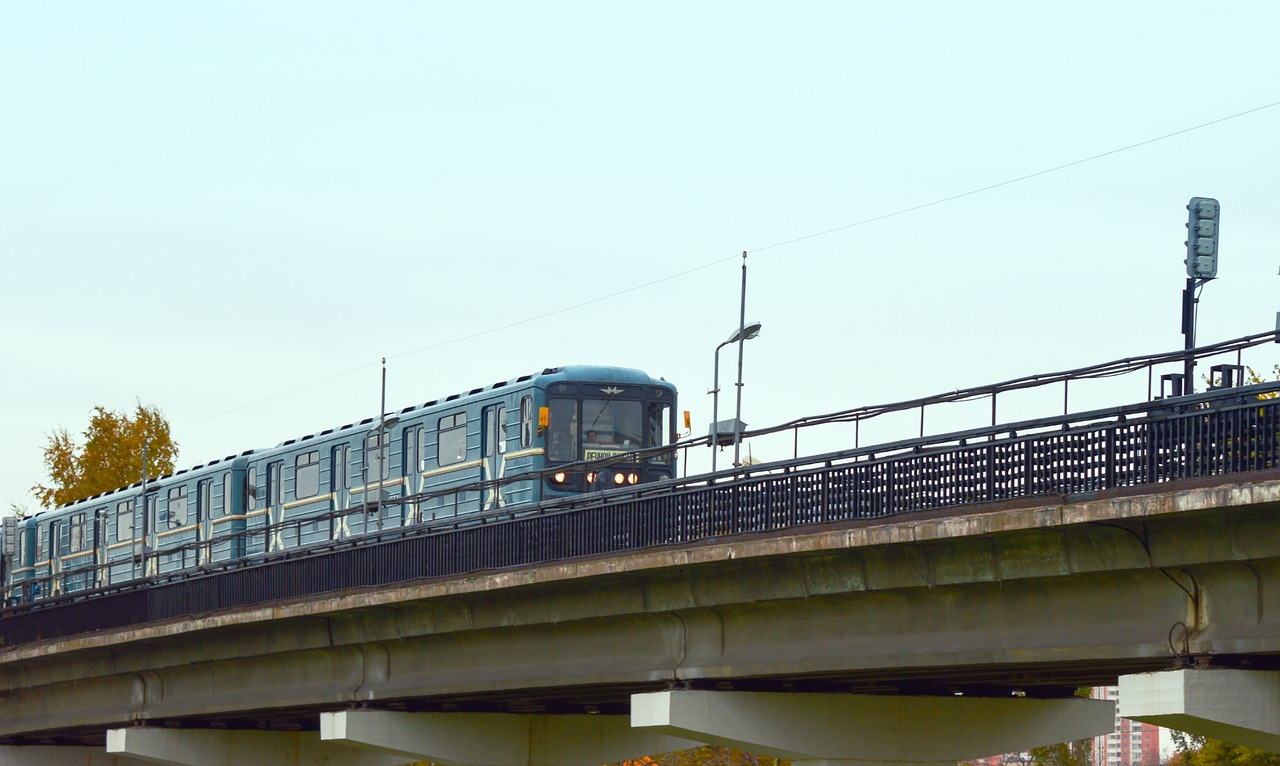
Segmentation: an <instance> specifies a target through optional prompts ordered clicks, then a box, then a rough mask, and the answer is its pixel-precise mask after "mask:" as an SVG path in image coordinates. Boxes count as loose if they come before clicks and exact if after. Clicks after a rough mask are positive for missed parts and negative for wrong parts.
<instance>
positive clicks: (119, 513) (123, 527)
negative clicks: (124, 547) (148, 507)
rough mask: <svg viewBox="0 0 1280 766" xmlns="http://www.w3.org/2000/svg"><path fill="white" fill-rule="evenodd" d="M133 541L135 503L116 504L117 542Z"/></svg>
mask: <svg viewBox="0 0 1280 766" xmlns="http://www.w3.org/2000/svg"><path fill="white" fill-rule="evenodd" d="M132 539H133V501H132V500H126V501H124V502H123V503H116V542H118V543H122V542H124V541H125V540H132Z"/></svg>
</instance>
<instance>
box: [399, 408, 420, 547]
mask: <svg viewBox="0 0 1280 766" xmlns="http://www.w3.org/2000/svg"><path fill="white" fill-rule="evenodd" d="M422 436H423V434H422V426H409V427H408V428H406V429H404V434H403V435H401V437H400V444H401V445H402V449H403V460H404V474H403V475H404V481H405V488H404V491H405V494H406V495H409V496H413V495H417V494H418V493H420V492H422V490H423V478H422V468H423V465H422ZM421 520H422V502H421V501H419V500H412V501H410V502H407V503H405V504H404V516H403V523H404V524H417V523H418V522H419V521H421Z"/></svg>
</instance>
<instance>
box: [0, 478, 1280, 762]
mask: <svg viewBox="0 0 1280 766" xmlns="http://www.w3.org/2000/svg"><path fill="white" fill-rule="evenodd" d="M1278 509H1280V481H1266V482H1257V483H1249V484H1223V485H1221V486H1212V487H1199V488H1184V489H1182V490H1180V491H1164V492H1160V493H1153V494H1150V495H1135V496H1132V497H1122V498H1113V499H1106V500H1096V501H1089V502H1081V503H1074V504H1062V505H1046V506H1043V507H1035V508H1012V509H1010V508H994V509H987V510H986V511H982V510H981V509H979V510H976V511H973V512H969V513H965V514H962V515H956V516H945V515H941V514H939V515H937V516H930V517H914V518H912V517H899V518H893V519H887V520H883V521H878V522H874V523H862V524H858V525H853V526H850V527H847V528H829V529H821V530H814V531H806V532H800V533H793V534H787V535H778V536H774V537H769V538H759V539H756V538H752V539H732V540H731V539H726V540H719V541H712V542H708V543H702V544H691V545H688V546H684V547H680V548H671V549H663V550H654V551H645V552H640V553H634V554H628V555H623V556H614V557H609V558H602V559H594V560H589V561H575V562H566V563H561V564H554V565H544V566H538V567H530V568H527V569H521V570H513V571H502V572H490V573H479V574H475V575H469V576H465V577H458V578H453V579H449V580H441V581H431V582H422V583H415V584H411V585H408V586H404V587H397V588H387V589H383V590H378V591H362V592H349V593H343V594H338V595H334V596H332V597H328V598H322V599H312V600H307V601H299V602H294V603H287V604H278V605H275V606H272V607H270V608H255V609H246V610H240V611H235V612H229V613H224V614H215V615H206V616H201V617H198V618H194V619H191V620H188V621H184V622H181V623H171V624H166V625H152V626H145V627H142V628H135V629H129V630H121V631H114V632H109V633H102V634H95V635H91V636H83V637H76V638H71V639H66V640H59V641H50V642H47V643H44V644H37V645H30V646H21V647H15V648H13V649H9V650H6V651H3V652H0V737H6V736H13V735H15V734H22V733H27V732H34V731H58V730H72V729H84V728H90V729H91V728H94V727H111V726H119V725H123V724H125V723H127V722H130V721H155V720H165V719H170V718H173V719H177V718H191V719H195V720H204V719H213V718H217V717H219V716H231V715H235V714H237V713H241V712H244V711H246V709H248V708H249V707H250V706H253V707H255V708H258V709H261V710H267V711H270V710H294V709H307V710H315V711H319V710H323V709H330V710H333V709H339V708H341V707H343V706H345V705H348V704H351V703H356V702H369V703H376V704H386V703H387V702H389V701H396V700H399V701H413V700H422V699H436V700H439V699H445V698H449V699H452V700H454V701H463V702H465V701H466V700H468V699H474V700H488V701H490V703H491V704H497V706H498V707H501V702H500V701H501V700H503V699H508V698H515V697H518V698H520V699H522V700H526V701H527V700H528V699H530V698H538V699H555V698H557V696H566V698H569V699H576V697H575V696H574V695H573V694H571V693H568V692H565V691H563V690H574V689H577V690H581V689H584V688H591V689H597V690H599V691H598V693H597V692H593V694H595V695H596V696H598V697H600V698H601V699H603V700H604V701H614V702H617V701H619V700H622V701H623V703H624V704H625V700H626V697H627V695H628V694H629V693H630V692H632V691H638V690H642V689H658V688H662V685H663V684H664V683H665V682H668V681H676V682H679V681H686V680H696V681H700V682H707V683H716V682H723V683H735V682H741V681H742V680H743V679H748V680H751V679H755V680H756V681H757V682H768V683H771V684H778V685H779V688H786V686H785V685H786V684H788V683H792V682H808V681H813V680H814V679H826V680H827V681H830V682H831V683H838V684H849V685H848V686H846V687H844V688H850V689H851V688H855V687H857V688H863V687H866V686H868V685H870V686H874V687H877V688H879V689H882V690H885V691H892V690H895V689H898V690H901V689H909V688H911V687H912V684H914V683H919V682H929V683H933V684H935V685H936V684H938V683H942V684H946V683H949V682H951V681H954V682H956V683H969V684H973V683H982V682H983V681H984V679H985V680H986V681H987V682H990V683H993V684H1002V685H1004V686H1006V687H1007V686H1009V685H1014V686H1027V687H1034V686H1035V685H1037V684H1042V683H1050V684H1072V683H1081V682H1090V683H1092V682H1102V681H1112V680H1114V678H1115V676H1116V675H1117V674H1119V673H1122V672H1141V671H1145V670H1152V669H1157V668H1161V667H1165V666H1166V665H1167V663H1168V661H1169V656H1170V653H1171V652H1170V649H1171V645H1170V636H1171V634H1173V635H1174V636H1175V638H1176V642H1175V643H1176V644H1177V646H1176V647H1175V648H1176V649H1177V650H1178V651H1184V650H1185V651H1187V652H1190V653H1194V654H1205V655H1213V654H1222V653H1231V654H1254V655H1270V654H1275V653H1280V603H1277V598H1278V595H1277V594H1280V525H1277V524H1276V523H1274V514H1275V513H1276V512H1277V510H1278ZM1178 626H1181V627H1178ZM588 696H590V695H588ZM494 701H498V702H497V703H494Z"/></svg>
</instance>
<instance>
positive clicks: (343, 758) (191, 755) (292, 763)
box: [107, 727, 414, 766]
mask: <svg viewBox="0 0 1280 766" xmlns="http://www.w3.org/2000/svg"><path fill="white" fill-rule="evenodd" d="M107 752H108V753H118V754H124V755H128V756H129V757H131V758H137V759H140V760H141V761H143V762H145V763H149V764H150V763H164V764H172V765H173V766H332V764H339V763H340V764H343V766H400V765H401V764H404V763H409V762H412V761H413V760H414V759H413V758H402V757H399V756H393V755H387V754H385V753H370V752H365V751H361V750H356V749H354V748H350V747H344V746H343V745H341V744H335V743H329V742H322V741H321V740H320V736H319V735H318V734H316V733H315V732H292V731H234V730H225V731H224V730H210V729H153V728H144V727H136V728H130V729H111V730H109V731H108V732H107ZM130 763H132V762H130Z"/></svg>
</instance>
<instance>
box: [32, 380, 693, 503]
mask: <svg viewBox="0 0 1280 766" xmlns="http://www.w3.org/2000/svg"><path fill="white" fill-rule="evenodd" d="M597 377H604V378H607V379H609V380H611V381H615V382H620V383H630V384H632V385H663V386H670V385H671V384H670V383H668V382H666V381H665V380H663V379H661V378H654V377H652V376H651V375H649V373H647V372H644V371H642V370H637V369H634V368H630V367H610V366H604V365H565V366H561V367H547V368H546V369H544V370H542V371H541V372H535V373H530V374H528V375H520V376H518V377H515V378H511V379H510V380H502V381H498V382H496V383H491V384H489V385H487V386H480V387H478V388H473V389H470V390H468V391H461V392H458V393H456V394H451V395H449V396H445V397H441V398H439V399H432V400H430V401H427V402H423V403H422V404H412V405H409V406H408V407H405V408H403V409H401V410H399V411H398V412H397V411H392V413H390V414H395V415H401V416H403V415H407V414H410V413H413V412H416V411H419V410H425V409H427V408H430V407H435V406H438V405H440V404H444V403H447V402H453V401H464V400H466V399H469V398H470V397H472V396H477V395H479V394H484V393H488V392H491V391H496V390H499V389H502V388H509V387H515V386H518V385H519V384H521V383H530V382H534V381H538V382H544V381H543V379H551V380H591V379H592V378H597ZM545 382H550V380H547V381H545ZM374 420H375V418H371V417H370V418H365V419H364V420H361V421H358V422H355V423H347V424H346V425H343V426H340V427H338V428H327V429H325V430H323V431H317V432H315V433H313V434H308V435H306V436H301V437H297V438H293V439H287V440H285V441H282V442H280V443H279V444H277V445H276V446H275V447H274V448H272V450H275V449H280V448H282V447H289V446H293V445H295V444H301V443H303V442H308V441H312V440H314V439H319V438H320V437H323V436H329V435H331V434H334V433H341V432H343V431H349V430H352V429H355V428H359V427H360V426H369V425H373V422H374ZM272 450H263V449H250V450H245V451H244V452H241V453H239V454H235V455H227V456H226V457H223V458H218V459H217V460H210V461H209V462H207V463H201V464H199V465H194V466H191V467H190V468H183V469H181V470H178V471H174V472H173V473H167V474H164V475H162V476H155V477H149V478H148V479H147V483H148V484H151V483H153V482H155V483H159V482H162V481H165V480H167V479H171V478H173V477H175V476H181V475H183V474H186V473H194V472H195V471H201V470H204V469H206V468H210V467H212V466H215V465H219V464H222V463H227V462H229V461H232V460H235V459H236V458H238V457H248V456H250V455H253V454H255V453H258V452H264V451H272ZM141 486H142V482H141V481H136V482H134V483H133V484H129V485H126V486H123V487H118V488H116V489H112V490H108V491H106V492H99V493H98V494H96V495H90V496H88V497H82V498H80V499H78V500H72V501H71V502H69V503H64V504H62V505H60V506H58V507H57V508H54V509H46V510H40V511H37V512H36V513H33V514H32V515H31V516H30V517H29V518H35V517H37V516H40V515H42V514H44V513H48V512H50V511H53V510H62V509H65V508H70V507H72V506H75V505H80V504H82V503H90V504H91V503H92V501H95V500H103V499H107V498H110V497H111V496H113V495H123V494H124V493H126V492H128V491H131V490H135V489H138V488H140V487H141Z"/></svg>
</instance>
